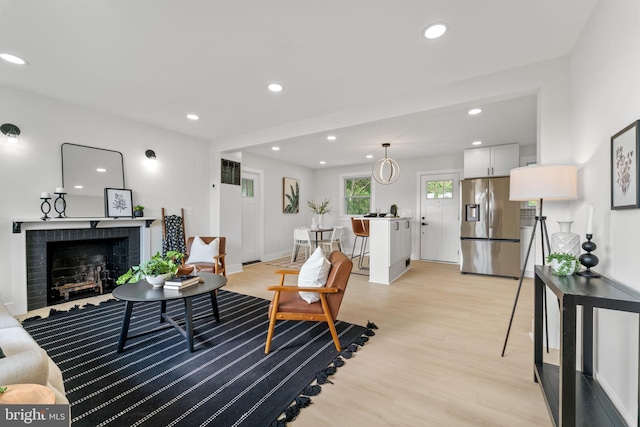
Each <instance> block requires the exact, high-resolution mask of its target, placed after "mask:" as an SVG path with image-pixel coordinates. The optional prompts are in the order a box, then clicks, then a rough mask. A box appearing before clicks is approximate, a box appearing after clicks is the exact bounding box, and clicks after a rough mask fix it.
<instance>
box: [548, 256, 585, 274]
mask: <svg viewBox="0 0 640 427" xmlns="http://www.w3.org/2000/svg"><path fill="white" fill-rule="evenodd" d="M546 259H547V262H548V263H550V264H551V270H552V272H553V274H554V275H556V276H570V275H572V274H574V273H576V272H577V271H578V270H579V269H580V260H579V259H578V258H577V257H575V256H574V255H571V254H566V253H562V252H553V253H551V254H549V255H547V258H546Z"/></svg>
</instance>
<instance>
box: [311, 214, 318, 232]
mask: <svg viewBox="0 0 640 427" xmlns="http://www.w3.org/2000/svg"><path fill="white" fill-rule="evenodd" d="M316 228H318V220H317V219H316V216H315V215H313V216H312V217H311V229H312V230H314V229H316Z"/></svg>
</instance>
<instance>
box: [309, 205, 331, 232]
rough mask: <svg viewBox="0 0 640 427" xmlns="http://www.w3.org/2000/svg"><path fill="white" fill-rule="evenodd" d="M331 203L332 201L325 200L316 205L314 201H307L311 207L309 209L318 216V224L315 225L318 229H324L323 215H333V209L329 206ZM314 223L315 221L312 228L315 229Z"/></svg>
mask: <svg viewBox="0 0 640 427" xmlns="http://www.w3.org/2000/svg"><path fill="white" fill-rule="evenodd" d="M329 203H331V200H330V199H325V200H324V201H322V202H321V203H315V202H314V201H313V200H307V205H308V206H309V209H311V212H313V213H314V214H316V215H317V223H315V227H318V228H323V227H324V224H323V220H322V218H323V217H322V215H324V214H330V213H331V207H330V206H329ZM314 222H315V220H314V221H313V222H312V224H311V228H315V227H314Z"/></svg>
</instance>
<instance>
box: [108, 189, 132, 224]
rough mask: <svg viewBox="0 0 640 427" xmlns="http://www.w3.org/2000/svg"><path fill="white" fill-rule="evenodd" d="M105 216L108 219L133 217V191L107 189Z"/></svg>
mask: <svg viewBox="0 0 640 427" xmlns="http://www.w3.org/2000/svg"><path fill="white" fill-rule="evenodd" d="M104 216H105V217H107V218H124V217H129V218H131V217H133V203H132V195H131V190H126V189H124V188H105V189H104Z"/></svg>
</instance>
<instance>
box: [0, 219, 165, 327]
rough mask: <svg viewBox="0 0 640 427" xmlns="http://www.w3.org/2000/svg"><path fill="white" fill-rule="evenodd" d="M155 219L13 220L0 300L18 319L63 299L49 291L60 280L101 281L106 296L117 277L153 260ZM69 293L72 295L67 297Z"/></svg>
mask: <svg viewBox="0 0 640 427" xmlns="http://www.w3.org/2000/svg"><path fill="white" fill-rule="evenodd" d="M154 220H155V219H154V218H148V217H145V218H64V219H50V220H48V221H42V220H39V219H38V220H36V219H28V220H13V225H12V227H13V234H12V239H11V253H10V256H11V266H12V274H11V277H10V278H9V281H10V283H9V286H6V285H5V286H0V299H1V300H2V302H3V304H4V305H5V306H6V307H7V308H8V309H9V311H10V312H11V313H12V314H14V315H19V314H24V313H26V312H27V311H28V310H33V309H35V308H41V307H46V306H47V305H48V304H55V303H57V302H61V301H63V300H64V298H62V295H61V292H59V291H60V290H59V289H58V290H56V292H53V293H51V291H50V288H52V287H54V286H60V284H61V282H63V281H64V282H65V283H68V282H76V283H77V282H79V283H83V282H86V281H91V280H94V281H95V280H96V279H100V282H101V285H103V289H104V292H105V293H107V292H110V289H111V288H112V287H113V284H114V281H115V279H116V278H117V277H118V276H119V275H120V274H122V273H123V272H125V271H126V270H127V269H128V268H129V267H130V266H131V265H137V264H139V263H140V262H141V261H143V260H145V259H148V258H150V257H151V223H153V221H154ZM158 250H159V249H158ZM68 267H71V268H70V269H69V268H68ZM98 268H99V272H98V273H96V271H97V270H98ZM56 270H57V271H56ZM92 271H93V275H92V274H91V272H92ZM96 274H98V276H96ZM75 290H76V289H74V291H75ZM80 293H81V292H78V294H80ZM73 294H74V292H70V294H69V297H70V298H71V296H72V295H73ZM89 294H91V295H95V294H96V293H95V292H93V293H91V292H89ZM84 296H87V295H83V297H84ZM61 298H62V299H61ZM55 299H58V300H59V301H54V300H55ZM71 299H72V298H71Z"/></svg>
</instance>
